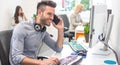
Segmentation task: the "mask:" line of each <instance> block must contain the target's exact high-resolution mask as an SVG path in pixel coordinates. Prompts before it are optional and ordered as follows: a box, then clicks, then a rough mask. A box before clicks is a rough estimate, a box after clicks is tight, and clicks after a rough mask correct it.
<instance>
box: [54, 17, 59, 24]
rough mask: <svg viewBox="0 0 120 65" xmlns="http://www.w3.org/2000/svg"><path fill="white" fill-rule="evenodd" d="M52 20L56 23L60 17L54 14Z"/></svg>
mask: <svg viewBox="0 0 120 65" xmlns="http://www.w3.org/2000/svg"><path fill="white" fill-rule="evenodd" d="M53 22H54V23H55V24H56V25H57V24H58V23H59V22H60V19H59V18H58V17H57V16H56V15H54V19H53Z"/></svg>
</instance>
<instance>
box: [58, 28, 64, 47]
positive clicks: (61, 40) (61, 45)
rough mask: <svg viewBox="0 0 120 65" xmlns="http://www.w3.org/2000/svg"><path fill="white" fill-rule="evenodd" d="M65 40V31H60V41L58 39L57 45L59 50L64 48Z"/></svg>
mask: <svg viewBox="0 0 120 65" xmlns="http://www.w3.org/2000/svg"><path fill="white" fill-rule="evenodd" d="M63 38H64V30H58V39H57V43H58V44H57V45H58V47H59V48H62V47H63V41H64V40H63Z"/></svg>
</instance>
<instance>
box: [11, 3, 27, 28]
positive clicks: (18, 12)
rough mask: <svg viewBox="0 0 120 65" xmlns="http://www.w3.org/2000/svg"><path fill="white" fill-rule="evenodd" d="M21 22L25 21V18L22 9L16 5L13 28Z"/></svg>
mask: <svg viewBox="0 0 120 65" xmlns="http://www.w3.org/2000/svg"><path fill="white" fill-rule="evenodd" d="M23 21H27V18H26V16H25V14H24V12H23V10H22V7H21V6H19V5H18V6H16V9H15V14H14V23H13V26H16V24H18V23H20V22H23Z"/></svg>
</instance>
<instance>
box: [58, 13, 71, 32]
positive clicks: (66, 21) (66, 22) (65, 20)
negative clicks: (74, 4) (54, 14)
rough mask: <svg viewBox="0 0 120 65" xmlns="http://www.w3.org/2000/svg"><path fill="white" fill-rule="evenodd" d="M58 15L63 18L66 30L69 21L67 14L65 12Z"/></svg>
mask: <svg viewBox="0 0 120 65" xmlns="http://www.w3.org/2000/svg"><path fill="white" fill-rule="evenodd" d="M59 16H60V17H61V18H62V19H63V21H64V27H67V28H68V30H69V26H70V23H69V19H68V17H67V15H66V14H60V15H59ZM65 31H67V30H65Z"/></svg>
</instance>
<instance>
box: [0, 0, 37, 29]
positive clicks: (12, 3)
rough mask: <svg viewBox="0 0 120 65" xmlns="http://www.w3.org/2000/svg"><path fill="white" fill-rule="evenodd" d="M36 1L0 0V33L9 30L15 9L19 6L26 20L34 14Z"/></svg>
mask: <svg viewBox="0 0 120 65" xmlns="http://www.w3.org/2000/svg"><path fill="white" fill-rule="evenodd" d="M37 2H38V0H30V1H29V0H0V31H1V30H6V29H11V22H13V21H14V20H13V16H14V12H15V7H16V6H17V5H20V6H21V7H22V8H23V11H24V13H25V15H26V16H27V18H28V19H30V18H31V17H32V15H33V14H34V13H36V5H37Z"/></svg>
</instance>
